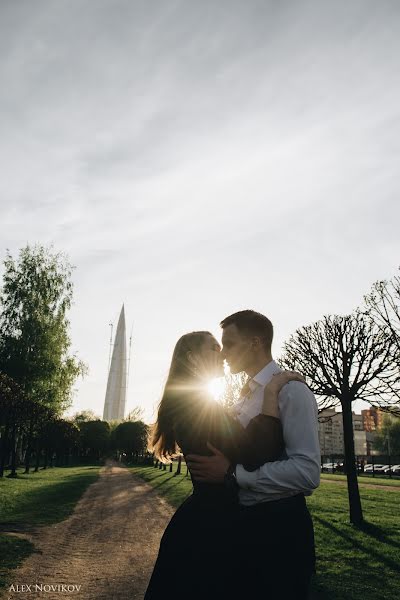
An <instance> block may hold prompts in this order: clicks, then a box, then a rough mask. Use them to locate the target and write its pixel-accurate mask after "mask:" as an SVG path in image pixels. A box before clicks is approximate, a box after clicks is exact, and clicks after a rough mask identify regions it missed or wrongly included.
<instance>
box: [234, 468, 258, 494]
mask: <svg viewBox="0 0 400 600" xmlns="http://www.w3.org/2000/svg"><path fill="white" fill-rule="evenodd" d="M236 481H237V482H238V485H239V487H241V488H244V489H251V488H253V487H254V486H255V485H256V483H257V471H246V469H245V468H244V467H243V465H237V466H236Z"/></svg>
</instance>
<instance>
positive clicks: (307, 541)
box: [187, 310, 320, 600]
mask: <svg viewBox="0 0 400 600" xmlns="http://www.w3.org/2000/svg"><path fill="white" fill-rule="evenodd" d="M221 327H222V330H223V333H222V346H223V347H222V353H223V356H224V358H225V359H226V361H227V363H228V364H229V367H230V370H231V372H232V373H239V372H241V371H245V372H246V373H247V374H248V376H249V377H250V379H249V381H248V385H247V386H246V387H247V388H248V393H247V394H246V395H244V396H242V397H241V398H240V400H239V401H238V403H237V404H236V405H235V407H234V408H233V411H234V413H235V414H236V416H237V419H238V420H239V421H240V422H241V424H242V425H243V426H244V427H246V426H247V425H248V423H249V421H250V420H251V419H252V418H253V417H255V416H256V415H258V414H260V412H261V409H262V405H263V400H264V388H265V386H266V385H267V384H268V383H269V381H270V380H271V379H272V377H273V375H274V374H276V373H279V372H280V371H281V370H282V369H281V368H280V367H279V366H278V365H277V363H275V362H274V361H273V359H272V354H271V344H272V338H273V326H272V323H271V321H270V320H269V319H268V318H267V317H265V316H264V315H261V314H260V313H257V312H255V311H251V310H245V311H240V312H238V313H235V314H233V315H230V316H229V317H227V318H226V319H224V320H223V321H222V322H221ZM278 409H279V418H280V419H281V422H282V429H283V437H284V442H285V452H284V454H283V455H282V456H281V457H280V460H278V461H275V462H270V463H265V464H264V465H262V466H261V467H259V468H258V469H256V470H255V471H246V470H245V469H244V467H243V466H242V465H231V464H229V460H228V459H227V458H226V457H225V456H224V455H223V454H222V453H221V452H219V450H218V449H215V448H212V449H213V451H214V455H213V456H195V455H192V456H188V457H187V462H188V466H189V469H190V472H191V474H192V476H193V477H194V478H195V479H197V480H199V481H208V482H215V483H220V482H221V481H224V480H225V482H226V483H227V485H237V486H238V488H239V502H240V505H241V510H240V512H239V517H238V522H237V526H235V529H237V538H236V540H237V544H238V553H239V562H238V564H237V571H236V572H237V573H238V574H240V576H239V577H238V590H240V591H239V596H240V595H241V594H245V596H246V597H248V598H250V599H252V598H253V597H254V598H256V597H262V598H264V597H265V598H271V599H275V598H276V599H278V598H279V600H281V599H283V600H286V598H287V599H288V600H303V599H304V600H305V599H306V598H307V596H308V588H309V583H310V577H311V574H312V572H313V570H314V565H315V552H314V533H313V526H312V521H311V517H310V514H309V512H308V509H307V506H306V503H305V499H304V496H305V495H310V494H311V493H312V491H313V490H314V489H315V488H316V487H318V485H319V480H320V449H319V442H318V428H317V414H318V413H317V404H316V401H315V398H314V395H313V394H312V392H311V391H310V389H309V388H308V387H307V385H305V384H304V383H301V382H298V381H292V382H290V383H289V384H287V385H286V386H284V387H283V389H282V390H281V392H280V394H279V397H278ZM266 575H267V579H266V580H265V576H266ZM263 581H265V586H264V584H263ZM260 586H261V589H263V588H265V594H264V595H262V596H260V593H259V592H260ZM239 596H238V597H239Z"/></svg>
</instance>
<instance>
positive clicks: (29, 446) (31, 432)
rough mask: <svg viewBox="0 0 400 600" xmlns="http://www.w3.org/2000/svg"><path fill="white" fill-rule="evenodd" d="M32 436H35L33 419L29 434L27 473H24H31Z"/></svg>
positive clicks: (26, 457) (26, 455) (26, 459)
mask: <svg viewBox="0 0 400 600" xmlns="http://www.w3.org/2000/svg"><path fill="white" fill-rule="evenodd" d="M32 435H33V419H31V421H30V423H29V432H28V439H27V446H26V452H25V471H24V473H29V469H30V462H31V453H32Z"/></svg>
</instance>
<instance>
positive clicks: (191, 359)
mask: <svg viewBox="0 0 400 600" xmlns="http://www.w3.org/2000/svg"><path fill="white" fill-rule="evenodd" d="M186 358H187V360H188V362H189V363H190V364H191V365H192V366H194V365H195V364H196V360H195V358H194V356H193V352H192V351H191V350H188V351H187V352H186Z"/></svg>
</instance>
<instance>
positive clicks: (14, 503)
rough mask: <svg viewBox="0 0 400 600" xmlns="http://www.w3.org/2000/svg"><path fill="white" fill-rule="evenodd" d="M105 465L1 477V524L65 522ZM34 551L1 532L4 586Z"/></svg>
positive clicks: (0, 584)
mask: <svg viewBox="0 0 400 600" xmlns="http://www.w3.org/2000/svg"><path fill="white" fill-rule="evenodd" d="M100 468H101V467H100V466H98V465H88V466H77V467H53V468H51V469H50V468H49V469H46V470H44V471H39V472H38V473H30V474H29V475H23V473H22V472H23V469H21V470H19V471H18V477H17V478H16V479H7V478H6V477H4V478H3V479H0V525H1V527H2V529H3V530H4V529H7V526H9V527H10V528H12V527H13V526H15V527H21V528H23V527H24V526H26V527H30V528H31V527H35V526H37V525H46V524H51V523H57V522H59V521H63V520H64V519H66V518H67V517H68V515H70V514H71V513H72V512H73V509H74V507H75V504H76V503H77V501H78V500H79V498H80V497H81V496H82V494H83V492H84V491H85V489H86V488H87V487H88V486H89V485H90V484H91V483H93V482H94V481H95V480H96V479H97V477H98V473H99V469H100ZM33 551H34V547H33V545H32V544H31V543H30V542H28V541H27V540H24V539H20V538H17V537H15V536H12V535H7V534H0V556H1V562H0V587H4V586H5V585H6V583H7V581H9V575H10V570H11V569H14V568H15V567H17V566H18V565H19V564H20V563H21V562H22V560H23V559H24V558H25V557H26V556H28V555H29V554H31V552H33Z"/></svg>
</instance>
